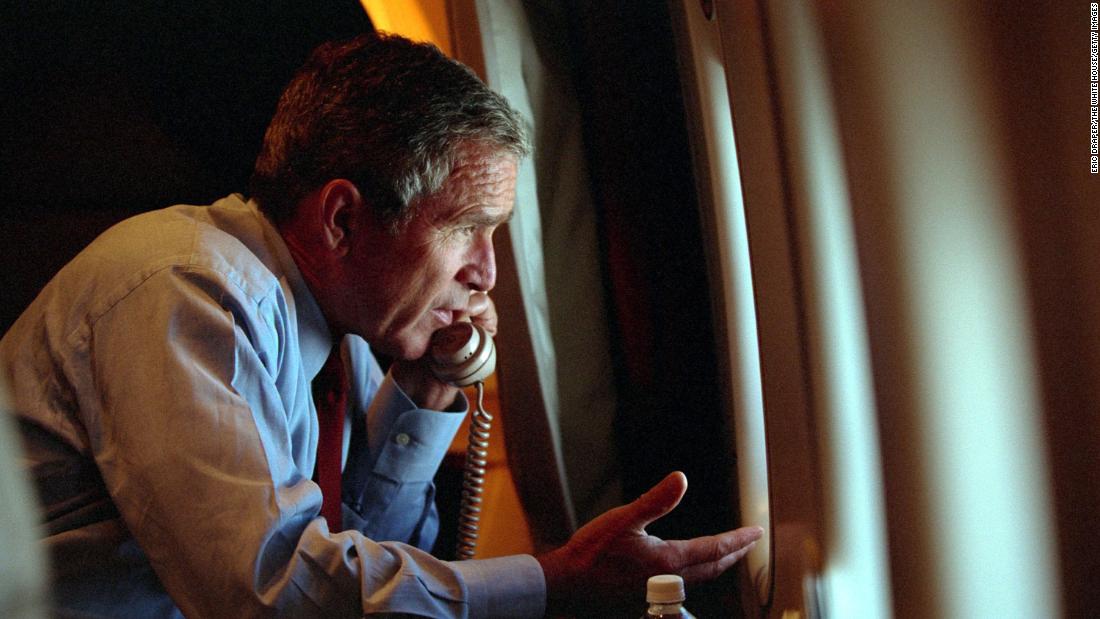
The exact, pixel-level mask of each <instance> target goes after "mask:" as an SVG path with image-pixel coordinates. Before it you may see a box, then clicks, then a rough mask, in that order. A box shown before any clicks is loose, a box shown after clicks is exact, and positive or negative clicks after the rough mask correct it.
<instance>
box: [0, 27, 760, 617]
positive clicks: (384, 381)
mask: <svg viewBox="0 0 1100 619" xmlns="http://www.w3.org/2000/svg"><path fill="white" fill-rule="evenodd" d="M527 150H528V145H527V141H526V137H525V134H524V131H523V129H522V126H521V123H520V121H519V119H518V118H517V116H516V114H515V113H514V112H513V111H512V110H511V108H510V107H509V106H508V105H507V103H506V102H505V101H504V100H503V99H502V98H501V97H499V96H498V95H496V94H494V93H492V92H491V91H489V90H488V89H487V88H485V87H484V85H483V84H481V83H480V82H479V81H478V80H477V79H476V77H474V76H473V75H472V74H471V73H470V72H469V71H468V70H466V69H465V68H464V67H462V66H461V65H459V64H457V63H455V62H453V61H450V60H448V59H446V58H445V57H443V56H442V55H441V54H439V52H438V51H437V50H435V49H434V48H432V47H430V46H425V45H418V44H414V43H411V42H409V41H407V40H405V39H402V38H400V37H392V36H381V37H379V36H364V37H360V38H357V39H355V40H353V41H350V42H347V43H340V44H328V45H324V46H322V47H321V48H319V49H318V50H317V51H316V52H314V54H313V55H312V56H311V58H310V59H309V60H308V61H307V63H306V65H305V66H304V67H303V68H302V69H301V71H300V72H299V74H298V75H297V76H296V77H295V78H294V80H293V81H292V83H291V84H290V85H289V86H288V88H287V90H286V91H285V93H284V95H283V97H282V99H281V100H280V102H279V106H278V109H277V111H276V114H275V117H274V119H273V120H272V123H271V126H270V127H269V129H268V132H267V135H266V136H265V138H264V145H263V149H262V152H261V154H260V156H259V158H258V160H257V163H256V170H255V175H254V182H253V200H251V201H246V200H244V199H243V198H242V197H240V196H236V195H235V196H230V197H227V198H225V199H223V200H220V201H218V202H217V203H215V204H213V205H211V206H209V207H194V206H177V207H172V208H169V209H165V210H162V211H155V212H152V213H147V214H144V215H140V216H137V217H135V218H132V219H130V220H127V221H125V222H123V223H121V224H119V225H118V226H116V227H114V228H112V229H111V230H109V231H107V232H106V233H104V234H103V235H102V236H101V237H100V238H99V239H97V240H96V241H95V242H93V243H92V244H91V245H90V246H89V247H88V248H87V249H85V250H84V251H83V252H82V253H81V254H80V255H79V256H77V257H76V258H75V259H74V260H73V261H72V262H71V263H70V264H69V265H67V266H66V267H65V268H64V269H63V270H62V271H61V272H60V273H59V274H58V275H57V276H56V277H55V278H54V279H53V280H52V281H51V282H50V284H49V285H47V287H46V288H45V289H44V290H43V292H42V293H41V294H40V295H39V297H38V298H37V299H36V300H35V302H34V303H33V304H32V305H31V307H30V308H29V309H28V310H27V311H26V312H25V313H24V314H23V316H21V317H20V319H19V320H18V321H17V322H16V324H15V325H14V326H13V328H12V329H11V331H10V332H9V333H8V334H7V335H6V336H5V337H4V339H3V341H2V342H0V371H2V374H0V379H2V380H6V381H7V382H8V384H9V385H10V386H11V390H12V396H13V397H12V400H13V404H14V409H15V411H16V412H17V413H18V415H19V417H20V421H21V428H22V431H23V435H24V439H25V445H26V449H27V454H28V456H27V457H28V461H29V466H30V470H31V472H32V475H33V477H34V479H35V480H36V482H37V484H38V487H39V492H40V495H41V498H42V501H43V503H44V507H45V510H46V514H45V516H46V525H45V526H46V530H47V535H48V537H47V540H46V543H47V546H48V547H49V549H50V551H51V553H52V555H53V565H54V595H55V598H56V603H57V605H58V607H59V610H58V614H62V615H64V614H66V613H71V614H74V615H75V614H79V615H80V616H89V615H91V616H143V617H147V616H176V615H178V614H179V613H181V612H182V613H183V614H185V615H187V616H189V617H222V616H259V615H277V616H333V617H335V616H345V615H346V616H360V615H362V614H371V613H405V614H413V615H420V616H433V617H434V616H438V617H451V616H455V617H461V616H470V617H497V616H540V615H542V614H543V613H544V612H548V611H549V612H561V611H568V610H575V609H577V608H582V606H580V605H581V604H583V602H584V601H585V599H586V597H587V596H595V597H599V596H602V595H614V594H615V592H617V591H620V590H622V589H623V588H628V589H629V590H631V591H633V592H638V591H641V590H642V588H643V585H642V583H644V582H645V578H646V577H647V576H649V575H651V574H654V573H658V572H680V573H683V574H684V575H685V576H687V577H689V578H710V577H713V576H715V575H717V574H718V573H720V572H721V571H722V570H724V569H726V568H727V567H728V566H729V565H731V564H732V563H733V562H734V561H736V560H737V559H739V558H740V557H741V556H742V555H743V554H744V553H745V552H746V551H747V548H748V547H749V546H750V545H751V543H752V542H753V541H754V540H755V539H756V538H758V537H759V535H760V531H759V529H756V528H747V529H740V530H738V531H733V532H729V533H726V534H723V535H720V536H714V537H711V538H701V539H696V540H690V541H686V542H664V541H662V540H659V539H656V538H653V537H650V536H647V535H645V533H644V527H645V525H646V524H647V523H648V522H650V521H652V520H654V519H656V518H658V517H660V516H661V515H663V514H665V513H667V512H668V511H670V510H671V509H672V508H673V507H675V505H676V503H677V502H678V501H679V498H680V496H682V494H683V492H684V489H685V485H686V481H685V480H684V479H683V476H682V475H680V474H674V475H671V476H669V478H667V479H666V480H665V481H664V482H662V483H661V484H659V485H658V486H657V487H655V488H654V489H653V490H651V491H650V492H649V493H648V494H646V495H645V496H643V497H642V498H640V499H638V500H637V501H635V502H634V503H632V504H630V505H627V506H624V507H621V508H618V509H616V510H612V511H611V512H608V513H607V514H605V515H604V516H601V517H600V518H598V519H596V520H595V521H593V522H592V523H590V524H589V525H588V526H586V527H585V528H583V529H581V531H579V532H578V533H577V534H576V535H575V536H574V538H573V539H572V540H571V541H570V542H569V543H568V544H566V545H565V546H564V547H562V548H560V549H558V550H555V551H553V552H550V553H548V554H546V555H544V556H541V557H538V558H534V557H530V556H515V557H504V558H499V559H490V560H475V561H464V562H443V561H439V560H437V559H435V558H433V557H431V556H430V555H428V554H427V553H426V552H425V551H426V550H428V549H430V548H431V545H432V542H433V540H434V538H435V536H436V532H437V529H438V524H437V521H438V518H437V514H436V511H435V505H434V501H433V491H434V489H433V486H432V482H431V480H432V477H433V475H434V472H435V470H436V468H437V467H438V464H439V462H440V460H441V458H442V456H443V453H444V451H445V450H446V448H447V445H448V444H449V442H450V439H451V437H452V436H453V435H454V433H455V431H456V429H457V427H458V424H459V422H460V421H461V419H462V415H463V414H465V411H466V408H467V404H466V401H465V399H464V397H462V396H461V395H460V393H459V392H458V390H457V389H455V388H454V387H452V386H450V385H446V384H444V383H442V382H440V381H438V380H436V379H435V378H434V376H433V375H432V374H431V372H430V371H429V370H428V368H427V365H426V363H425V362H424V361H422V360H421V359H422V357H423V356H424V353H425V351H426V350H427V348H428V343H429V339H430V337H431V335H432V333H433V332H435V331H437V330H439V329H441V328H443V327H445V326H447V325H449V324H451V323H453V322H455V321H458V320H463V319H469V320H472V321H474V322H477V323H480V324H481V325H483V326H484V327H485V328H486V329H488V330H489V331H490V332H493V331H495V328H496V320H497V319H496V312H495V309H494V307H493V304H492V302H491V301H490V300H489V297H488V295H487V294H486V293H487V292H488V291H489V290H490V289H492V287H493V285H494V283H495V278H496V267H495V262H494V254H493V245H492V234H493V232H494V231H495V230H496V229H497V228H498V227H499V226H500V225H501V224H503V223H505V222H506V221H507V220H508V218H509V217H510V215H511V212H512V203H513V201H514V192H515V179H516V168H517V165H518V162H519V160H520V158H522V157H523V156H525V154H526V153H527ZM368 342H369V347H368ZM372 349H373V350H377V351H379V352H382V353H385V354H387V355H389V356H391V357H392V358H394V359H395V361H394V363H393V365H392V367H391V369H390V371H389V373H388V374H387V375H385V376H383V374H382V372H381V370H380V368H379V365H378V363H377V362H376V361H375V358H374V356H373V354H372ZM330 368H335V369H333V370H331V372H333V373H334V374H333V375H335V376H340V375H343V376H345V378H344V379H337V380H336V381H335V382H333V383H332V384H346V386H347V395H346V397H347V400H346V407H345V406H344V401H343V400H341V399H339V398H337V399H336V400H332V401H329V400H326V399H325V396H315V395H314V394H313V393H312V392H311V382H313V383H321V382H326V381H328V379H327V378H326V379H324V380H322V376H328V375H329V373H330ZM341 368H342V369H341ZM314 386H315V387H316V385H314ZM337 391H341V390H337ZM341 392H342V391H341ZM315 397H316V398H317V402H318V403H317V404H316V405H315ZM341 397H342V396H341ZM326 402H328V403H330V404H331V402H337V403H339V404H338V405H337V406H336V408H337V409H338V412H337V415H338V419H337V422H336V423H335V424H330V425H331V426H333V427H336V428H337V434H336V436H337V437H338V438H337V439H336V440H335V442H334V443H332V447H331V448H326V447H324V445H326V444H327V443H326V439H325V437H324V436H320V437H319V435H321V434H322V430H321V429H320V428H321V426H323V425H324V424H325V421H326V419H328V417H326V412H325V409H327V408H329V406H328V405H327V404H326ZM341 427H342V428H343V430H344V432H343V433H342V436H341V435H340V433H339V429H340V428H341ZM319 444H320V445H321V447H320V449H319V447H318V445H319ZM326 457H327V458H329V459H330V460H331V459H332V458H333V457H335V460H336V466H337V467H338V469H339V468H342V479H341V480H340V481H339V482H338V483H339V484H342V488H337V490H336V491H335V492H333V493H332V494H331V495H326V496H324V498H323V497H322V492H321V490H320V489H319V486H318V484H317V483H315V482H314V481H313V477H314V475H315V474H316V475H318V476H319V477H323V476H324V472H323V471H322V469H323V468H324V467H323V466H322V464H323V462H324V461H325V459H326ZM340 474H341V473H340V471H339V470H337V471H336V475H337V476H338V477H339V476H340ZM322 483H323V482H322ZM336 495H339V496H336ZM322 510H324V511H322ZM322 513H323V514H327V516H322Z"/></svg>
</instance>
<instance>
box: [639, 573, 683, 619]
mask: <svg viewBox="0 0 1100 619" xmlns="http://www.w3.org/2000/svg"><path fill="white" fill-rule="evenodd" d="M645 589H646V592H645V601H646V602H648V603H649V608H648V609H647V610H646V612H645V615H644V616H643V617H642V619H652V618H653V617H665V618H667V619H673V618H676V619H694V618H695V615H693V614H691V613H689V612H688V611H687V609H686V608H684V599H685V596H684V579H683V578H680V577H679V576H677V575H676V574H661V575H660V576H651V577H650V579H649V580H648V581H647V582H646V587H645Z"/></svg>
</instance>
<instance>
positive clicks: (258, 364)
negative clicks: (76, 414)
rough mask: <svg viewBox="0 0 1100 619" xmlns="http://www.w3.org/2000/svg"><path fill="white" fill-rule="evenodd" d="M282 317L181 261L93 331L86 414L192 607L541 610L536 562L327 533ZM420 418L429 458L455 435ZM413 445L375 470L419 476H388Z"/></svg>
mask: <svg viewBox="0 0 1100 619" xmlns="http://www.w3.org/2000/svg"><path fill="white" fill-rule="evenodd" d="M287 316H288V312H287V309H286V302H285V299H283V298H282V297H281V295H280V294H279V293H278V289H277V288H276V289H274V290H272V291H267V292H266V293H263V294H257V293H256V292H255V291H251V290H244V289H242V288H241V287H239V285H238V284H236V283H235V282H232V281H229V280H227V279H226V278H225V277H224V276H222V275H220V274H218V273H216V272H213V271H210V270H207V269H203V268H198V267H187V268H181V267H173V268H168V269H164V270H162V271H160V272H158V273H156V274H153V275H151V276H149V277H148V279H147V280H146V281H144V282H143V283H142V284H141V285H139V286H137V287H135V288H134V289H133V291H132V292H130V293H128V294H127V295H126V296H124V297H123V298H122V299H121V300H119V301H118V302H117V303H115V305H113V306H112V307H111V308H109V309H108V310H107V311H105V312H104V313H103V314H102V315H101V317H100V318H99V319H98V320H97V321H96V323H95V325H94V326H93V327H92V328H91V329H90V330H89V332H88V342H87V343H86V347H87V355H88V357H89V359H90V364H91V366H92V368H93V371H92V380H93V381H94V383H95V389H94V393H95V396H94V397H96V398H97V399H98V402H97V403H96V405H95V406H82V407H81V409H82V411H84V412H83V413H82V414H84V415H85V419H84V423H85V427H86V428H87V429H88V433H89V441H90V443H91V445H92V451H93V454H94V457H95V460H96V463H97V465H98V466H99V468H100V471H101V473H102V475H103V478H104V481H105V484H106V486H107V488H108V491H109V492H110V494H111V497H112V499H113V500H114V502H115V503H116V505H117V506H118V509H119V512H120V514H121V516H122V518H123V519H124V521H125V523H126V525H127V527H128V529H129V530H130V531H131V532H132V534H133V535H134V537H135V539H136V540H137V541H138V543H139V544H140V546H141V547H142V549H143V550H144V552H145V554H146V556H147V557H148V559H149V561H150V563H151V565H152V567H153V568H154V570H155V571H156V573H157V575H158V577H159V578H160V580H161V582H162V583H163V584H164V586H165V589H166V590H167V591H168V592H169V594H170V595H171V596H172V597H173V599H174V600H175V602H176V604H177V605H178V606H179V607H180V609H181V610H182V611H183V613H184V614H185V615H187V616H189V617H221V616H225V615H226V614H232V615H234V616H241V617H250V616H269V615H279V616H283V617H295V616H327V617H339V616H349V617H358V616H361V615H363V614H371V613H400V614H410V615H417V616H432V617H479V616H502V617H504V616H515V617H535V616H541V614H542V612H543V607H544V603H545V601H544V600H545V588H544V587H545V585H544V583H543V577H542V573H541V570H540V569H539V566H538V563H537V561H535V559H534V558H533V557H530V556H515V557H506V558H503V559H494V560H489V561H470V562H465V563H452V562H444V561H439V560H437V559H435V558H433V557H431V556H430V555H428V554H427V553H425V552H424V551H422V550H420V549H418V548H416V547H415V546H412V545H408V544H404V543H400V542H390V541H382V542H376V541H372V540H371V539H369V538H368V537H366V536H365V535H363V534H362V533H360V532H358V531H343V532H338V533H333V532H331V531H329V530H328V527H327V526H326V524H325V521H324V519H322V518H319V517H318V513H319V511H320V504H321V493H320V489H319V488H318V487H317V486H316V484H314V483H313V482H312V481H311V480H310V476H311V474H312V470H303V469H307V468H308V469H311V468H312V462H313V457H312V452H313V451H314V450H315V449H316V440H317V434H316V419H315V415H314V414H313V413H312V405H310V404H305V402H308V401H311V400H310V397H311V396H310V394H309V388H308V384H302V381H301V380H300V379H297V378H296V377H295V374H296V373H297V372H296V369H297V368H295V367H293V365H294V361H293V359H292V358H290V357H292V356H293V355H287V351H286V347H285V343H286V342H288V341H289V340H290V339H292V338H290V337H289V336H290V332H289V329H291V328H293V325H292V324H291V323H290V322H289V319H288V317H287ZM384 386H385V385H384V383H383V386H382V387H383V388H384ZM303 406H304V407H305V409H304V410H306V411H308V414H305V415H303V414H301V411H302V410H303V408H302V407H303ZM410 413H412V414H411V415H410ZM423 414H425V413H423V412H420V411H416V410H413V411H405V412H404V413H401V414H400V415H397V418H396V421H395V423H394V426H393V427H394V431H396V432H401V431H404V430H408V432H410V438H411V437H412V436H413V435H414V434H415V435H417V436H421V437H424V442H425V445H423V446H421V445H414V446H413V450H416V449H420V448H421V447H423V448H425V449H434V448H435V447H434V446H432V447H428V446H427V443H430V442H432V437H433V434H432V433H433V432H442V430H439V429H432V428H428V429H424V428H420V427H418V425H417V423H416V420H417V419H418V418H419V417H421V416H422V415H423ZM437 414H438V413H437ZM406 417H408V418H409V420H410V421H409V422H407V423H408V424H409V425H407V426H406V425H405V424H406V421H405V419H406ZM428 425H432V424H428ZM452 434H453V431H452ZM411 443H412V441H411V440H410V444H411ZM391 444H392V445H397V447H394V449H395V450H397V451H398V453H397V454H395V455H393V457H390V456H389V455H385V452H386V449H387V448H388V447H389V445H391ZM401 447H405V446H400V445H398V442H393V441H391V442H389V443H387V444H386V447H383V448H382V450H381V452H382V453H381V454H380V456H379V458H378V460H377V462H375V465H374V467H372V471H374V470H375V469H378V470H383V471H385V472H386V475H379V477H380V478H382V477H385V478H386V479H388V480H392V477H398V478H400V480H406V481H407V480H409V479H413V478H416V479H419V478H421V477H423V475H424V471H423V469H424V468H426V465H425V466H422V467H421V468H417V466H416V462H417V461H418V460H419V458H416V457H414V458H412V459H409V462H410V463H411V464H412V465H413V466H412V469H411V472H409V473H401V474H395V475H391V473H395V471H393V470H391V469H389V468H385V467H384V466H383V467H382V468H381V469H380V468H379V467H380V466H382V465H380V464H379V463H381V462H383V461H385V462H392V463H393V466H394V467H397V465H398V464H401V463H403V462H404V461H405V458H404V454H403V452H402V451H401V449H400V448H401ZM444 448H445V447H444ZM431 457H434V454H433V455H432V456H431ZM307 463H308V466H305V465H304V464H307ZM399 483H404V481H399ZM380 485H384V484H380ZM421 502H422V503H423V499H421ZM379 505H380V506H381V507H379V510H380V512H379V513H378V514H376V515H375V516H377V518H378V519H380V520H385V519H387V516H388V515H393V516H394V517H396V518H398V519H399V520H400V519H402V516H401V515H400V514H398V513H396V512H393V513H391V512H390V510H392V509H394V508H395V507H396V508H397V509H401V505H400V502H398V503H396V504H395V503H392V502H391V503H389V506H388V507H386V506H385V505H386V501H385V500H383V501H382V502H381V503H379ZM372 517H373V516H372Z"/></svg>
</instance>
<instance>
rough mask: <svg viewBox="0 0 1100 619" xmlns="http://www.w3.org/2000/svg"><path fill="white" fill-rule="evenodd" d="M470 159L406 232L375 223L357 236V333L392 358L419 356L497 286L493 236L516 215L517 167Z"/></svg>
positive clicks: (353, 297) (353, 259) (349, 292)
mask: <svg viewBox="0 0 1100 619" xmlns="http://www.w3.org/2000/svg"><path fill="white" fill-rule="evenodd" d="M464 154H465V156H463V157H460V158H459V162H458V164H457V165H456V167H455V168H454V170H453V171H452V172H451V175H450V177H448V179H447V181H446V182H445V183H444V184H443V187H442V188H441V189H440V191H438V192H436V193H435V194H434V195H432V196H429V197H427V198H423V199H421V200H420V201H419V202H418V203H416V204H415V205H413V208H414V209H415V210H414V216H413V219H412V221H410V222H409V223H408V224H406V225H405V226H404V227H403V228H402V229H401V230H400V231H399V232H397V233H396V234H393V233H390V232H389V231H388V230H385V229H384V226H381V225H378V224H377V223H375V224H374V225H370V226H366V227H365V230H366V231H365V233H363V234H359V235H354V236H353V238H356V239H358V240H357V241H353V243H352V246H351V251H350V253H349V256H348V258H349V262H348V264H349V266H350V269H349V271H348V277H347V279H346V288H345V292H346V294H344V295H343V296H344V297H345V301H346V302H347V303H348V305H349V313H350V314H351V316H350V317H349V322H350V324H349V325H348V326H349V330H351V331H352V332H354V333H358V334H360V335H362V336H363V337H364V338H365V339H366V340H367V341H368V342H370V344H371V345H372V346H373V347H375V348H376V349H377V350H380V351H381V352H383V353H385V354H387V355H391V356H393V357H396V358H401V359H416V358H419V357H420V356H422V355H423V354H424V352H425V351H426V350H427V346H428V341H429V339H430V337H431V334H432V333H434V332H435V331H436V330H438V329H441V328H443V327H445V326H447V325H449V324H451V323H452V322H455V321H456V320H458V319H459V318H461V317H462V316H463V315H464V313H465V310H466V306H467V302H468V301H469V298H470V293H471V292H473V291H475V290H481V291H488V290H490V289H492V287H493V286H494V285H495V284H496V258H495V256H494V253H493V240H492V235H493V232H494V231H495V230H496V229H497V227H499V226H500V225H501V224H503V223H505V222H506V221H508V219H509V218H510V217H511V214H512V204H513V202H514V200H515V188H516V161H515V160H514V158H512V157H509V156H500V155H494V154H486V153H485V152H484V151H480V150H477V149H467V150H466V151H465V152H464Z"/></svg>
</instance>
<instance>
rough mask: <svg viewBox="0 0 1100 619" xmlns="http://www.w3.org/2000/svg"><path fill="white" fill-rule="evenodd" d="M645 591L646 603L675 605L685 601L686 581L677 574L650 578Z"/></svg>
mask: <svg viewBox="0 0 1100 619" xmlns="http://www.w3.org/2000/svg"><path fill="white" fill-rule="evenodd" d="M645 589H646V593H645V601H646V602H651V603H652V602H656V603H657V604H675V603H676V602H683V601H684V579H683V578H680V577H679V576H677V575H676V574H661V575H659V576H650V578H649V580H648V581H647V582H646V587H645Z"/></svg>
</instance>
